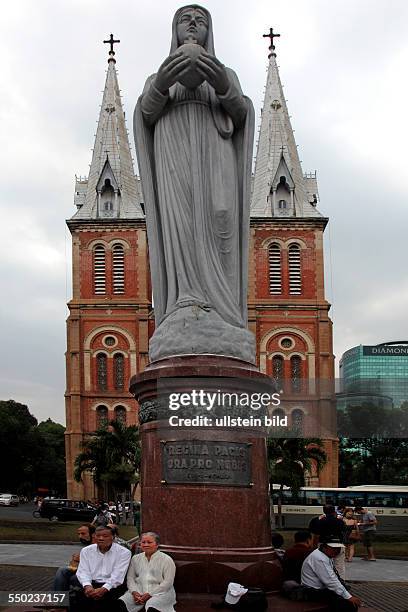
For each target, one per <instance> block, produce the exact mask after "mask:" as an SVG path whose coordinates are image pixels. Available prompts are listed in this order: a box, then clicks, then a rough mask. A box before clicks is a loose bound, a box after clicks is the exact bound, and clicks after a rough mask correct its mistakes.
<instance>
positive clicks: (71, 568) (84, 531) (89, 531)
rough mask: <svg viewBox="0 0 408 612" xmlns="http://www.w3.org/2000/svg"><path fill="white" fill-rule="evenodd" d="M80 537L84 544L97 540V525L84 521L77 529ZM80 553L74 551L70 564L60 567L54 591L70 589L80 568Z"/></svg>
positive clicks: (87, 544)
mask: <svg viewBox="0 0 408 612" xmlns="http://www.w3.org/2000/svg"><path fill="white" fill-rule="evenodd" d="M77 533H78V539H79V541H80V543H81V544H82V546H89V545H90V544H93V543H94V542H95V527H94V526H93V525H90V524H89V523H84V524H83V525H81V526H80V527H78V529H77ZM78 564H79V553H74V554H73V555H72V557H71V561H70V562H69V565H68V566H66V567H59V568H58V569H57V573H56V574H55V578H54V583H53V585H52V590H53V591H59V592H60V591H69V587H70V582H71V579H72V577H73V576H75V573H76V571H77V569H78Z"/></svg>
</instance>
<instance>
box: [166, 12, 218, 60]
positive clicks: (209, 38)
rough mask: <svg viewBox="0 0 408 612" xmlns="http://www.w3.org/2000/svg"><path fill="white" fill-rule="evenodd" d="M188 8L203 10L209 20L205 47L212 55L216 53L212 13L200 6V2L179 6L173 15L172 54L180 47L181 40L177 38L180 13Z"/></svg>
mask: <svg viewBox="0 0 408 612" xmlns="http://www.w3.org/2000/svg"><path fill="white" fill-rule="evenodd" d="M187 8H192V9H199V10H200V11H202V12H203V13H204V14H205V16H206V17H207V22H208V33H207V40H206V41H205V43H204V49H205V50H206V51H208V53H211V55H215V50H214V35H213V26H212V19H211V15H210V13H209V12H208V11H207V9H205V8H204V7H203V6H199V5H198V4H186V6H182V7H181V8H179V9H178V10H177V11H176V14H175V15H174V17H173V23H172V26H171V46H170V55H171V54H172V53H175V51H177V47H179V46H180V45H179V41H178V39H177V22H178V20H179V17H180V14H181V13H182V12H183V11H185V10H186V9H187Z"/></svg>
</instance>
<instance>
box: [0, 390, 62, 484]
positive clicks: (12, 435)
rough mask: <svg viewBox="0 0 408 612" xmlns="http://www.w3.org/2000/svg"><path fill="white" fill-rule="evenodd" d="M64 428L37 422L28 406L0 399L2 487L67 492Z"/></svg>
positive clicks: (56, 424)
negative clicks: (39, 488)
mask: <svg viewBox="0 0 408 612" xmlns="http://www.w3.org/2000/svg"><path fill="white" fill-rule="evenodd" d="M64 432H65V428H64V427H63V426H62V425H59V424H58V423H54V422H53V421H51V419H48V420H47V421H44V422H42V423H40V424H39V425H38V423H37V419H36V418H35V417H34V416H33V415H32V414H30V411H29V410H28V408H27V406H25V405H24V404H20V403H18V402H15V401H14V400H7V401H0V462H1V465H2V466H3V469H2V470H1V472H0V490H1V491H2V492H12V493H21V494H22V493H24V494H27V495H31V494H33V493H35V492H36V490H37V489H38V487H43V488H47V489H50V490H51V491H53V492H57V493H59V494H65V488H66V483H65V445H64Z"/></svg>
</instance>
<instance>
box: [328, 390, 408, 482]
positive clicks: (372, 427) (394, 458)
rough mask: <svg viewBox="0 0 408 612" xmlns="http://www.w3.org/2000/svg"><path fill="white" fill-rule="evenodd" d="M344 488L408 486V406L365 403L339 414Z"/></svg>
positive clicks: (340, 464) (340, 473)
mask: <svg viewBox="0 0 408 612" xmlns="http://www.w3.org/2000/svg"><path fill="white" fill-rule="evenodd" d="M338 423H339V432H340V434H341V435H342V436H343V437H342V438H341V439H340V457H339V459H340V460H339V466H340V470H339V480H340V485H342V486H348V485H350V484H362V483H364V484H378V485H380V484H395V485H397V484H407V483H408V404H407V403H404V404H402V405H401V406H400V407H399V408H393V407H391V406H384V405H378V404H374V403H371V402H363V403H362V404H361V405H360V406H355V405H353V406H347V407H346V409H345V410H341V411H339V412H338Z"/></svg>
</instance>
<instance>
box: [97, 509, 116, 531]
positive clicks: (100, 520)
mask: <svg viewBox="0 0 408 612" xmlns="http://www.w3.org/2000/svg"><path fill="white" fill-rule="evenodd" d="M114 522H115V518H114V516H113V514H112V513H111V512H109V506H108V504H101V505H100V506H99V507H98V509H97V511H96V514H95V516H94V519H93V521H92V525H95V526H96V527H100V526H102V527H106V526H107V525H109V524H112V523H114Z"/></svg>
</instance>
